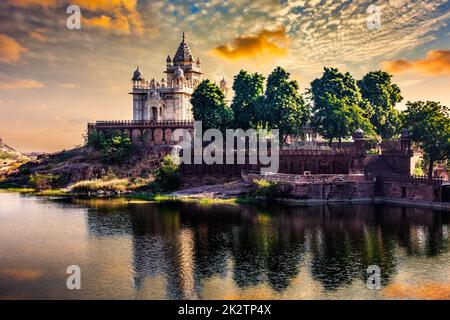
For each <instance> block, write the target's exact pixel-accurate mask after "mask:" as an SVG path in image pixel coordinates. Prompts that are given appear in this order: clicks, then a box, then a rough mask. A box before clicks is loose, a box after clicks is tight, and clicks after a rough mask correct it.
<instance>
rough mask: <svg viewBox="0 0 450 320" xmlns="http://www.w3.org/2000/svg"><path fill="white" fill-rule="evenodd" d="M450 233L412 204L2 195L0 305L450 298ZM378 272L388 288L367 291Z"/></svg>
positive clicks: (445, 222) (436, 215)
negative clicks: (69, 282)
mask: <svg viewBox="0 0 450 320" xmlns="http://www.w3.org/2000/svg"><path fill="white" fill-rule="evenodd" d="M448 228H449V213H445V212H437V211H434V212H433V211H431V210H426V209H413V208H401V207H387V206H370V205H330V206H315V207H309V208H292V207H290V208H286V207H273V208H263V207H261V208H258V207H255V206H231V205H215V206H198V205H194V204H150V203H139V202H130V203H127V202H126V201H123V200H80V199H72V200H68V199H57V198H56V199H44V198H35V197H30V196H21V195H19V194H6V193H0V298H1V299H29V298H38V299H55V298H56V299H58V298H68V299H91V298H100V299H103V298H120V299H341V298H346V299H393V298H400V299H408V298H410V299H415V298H444V299H450V253H449V243H450V240H449V230H448ZM374 264H375V265H378V266H379V267H380V268H381V272H382V289H381V290H369V289H367V286H366V277H367V275H366V272H365V270H366V268H367V266H369V265H374ZM69 265H78V266H80V268H81V283H82V290H79V291H77V290H74V291H69V290H68V289H67V288H66V279H67V276H68V275H66V268H67V266H69Z"/></svg>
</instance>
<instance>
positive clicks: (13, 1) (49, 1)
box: [6, 0, 58, 8]
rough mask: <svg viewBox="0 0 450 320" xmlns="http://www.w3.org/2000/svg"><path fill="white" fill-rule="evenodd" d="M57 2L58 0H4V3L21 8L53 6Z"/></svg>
mask: <svg viewBox="0 0 450 320" xmlns="http://www.w3.org/2000/svg"><path fill="white" fill-rule="evenodd" d="M57 2H58V0H6V3H8V4H10V5H14V6H16V7H21V8H26V7H30V6H40V7H53V6H55V5H56V4H57Z"/></svg>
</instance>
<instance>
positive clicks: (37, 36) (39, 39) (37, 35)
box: [29, 31, 48, 42]
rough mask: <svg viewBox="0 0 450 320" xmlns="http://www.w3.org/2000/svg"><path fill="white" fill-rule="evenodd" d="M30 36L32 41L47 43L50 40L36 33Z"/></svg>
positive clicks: (31, 33)
mask: <svg viewBox="0 0 450 320" xmlns="http://www.w3.org/2000/svg"><path fill="white" fill-rule="evenodd" d="M29 35H30V38H31V39H34V40H37V41H40V42H47V40H48V38H47V37H46V36H45V35H43V34H42V33H39V32H36V31H32V32H30V34H29Z"/></svg>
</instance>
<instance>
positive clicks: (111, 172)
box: [3, 147, 170, 188]
mask: <svg viewBox="0 0 450 320" xmlns="http://www.w3.org/2000/svg"><path fill="white" fill-rule="evenodd" d="M169 151H170V150H168V149H167V150H166V148H164V147H161V148H148V149H146V148H137V150H134V151H133V152H132V153H130V154H129V156H127V158H126V160H125V161H124V162H123V163H120V164H111V163H108V161H105V159H104V156H103V155H102V154H101V153H100V152H99V151H96V150H94V149H93V148H91V147H81V148H76V149H72V150H67V151H61V152H57V153H53V154H45V155H42V156H39V157H38V158H37V159H36V160H30V161H28V162H26V163H23V164H22V165H20V166H19V167H17V168H16V170H15V171H14V172H10V173H9V174H8V175H7V176H6V177H4V181H3V183H4V184H7V185H8V186H11V187H27V186H30V183H29V180H30V176H33V175H44V176H46V177H48V178H49V179H51V180H52V184H53V185H52V187H54V188H64V187H67V186H69V185H71V184H74V183H76V182H79V181H83V180H92V179H99V178H103V177H105V176H113V177H117V178H132V177H147V176H151V175H152V174H153V169H154V168H156V167H158V166H159V164H160V160H161V158H162V157H163V156H165V155H166V154H167V153H168V152H169ZM106 160H107V159H106Z"/></svg>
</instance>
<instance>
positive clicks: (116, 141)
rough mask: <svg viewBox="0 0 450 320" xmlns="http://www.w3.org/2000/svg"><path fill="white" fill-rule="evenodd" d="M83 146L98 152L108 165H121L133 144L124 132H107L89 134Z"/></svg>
mask: <svg viewBox="0 0 450 320" xmlns="http://www.w3.org/2000/svg"><path fill="white" fill-rule="evenodd" d="M85 144H86V145H87V146H90V147H93V148H94V149H96V150H99V151H100V152H101V153H102V154H103V159H104V160H105V161H106V162H109V163H122V162H123V161H124V160H125V159H126V158H127V156H128V155H129V154H130V152H132V150H133V143H132V141H131V139H130V137H128V135H127V134H126V133H124V132H120V131H117V130H116V131H109V132H108V131H107V132H104V133H90V134H88V135H86V136H85Z"/></svg>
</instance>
